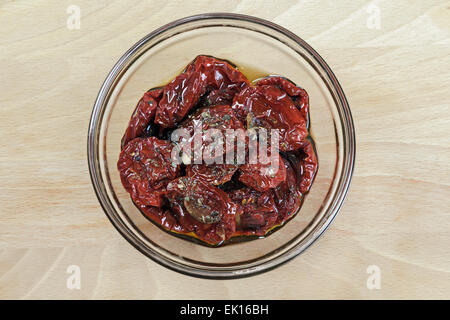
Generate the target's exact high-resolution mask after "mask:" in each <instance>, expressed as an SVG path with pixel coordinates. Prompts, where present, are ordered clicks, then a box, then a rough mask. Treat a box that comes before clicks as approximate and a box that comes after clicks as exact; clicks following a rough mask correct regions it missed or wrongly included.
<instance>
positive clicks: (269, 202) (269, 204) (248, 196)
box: [229, 187, 278, 235]
mask: <svg viewBox="0 0 450 320" xmlns="http://www.w3.org/2000/svg"><path fill="white" fill-rule="evenodd" d="M229 195H230V198H231V200H232V201H234V202H235V203H236V204H238V205H239V206H241V207H242V208H243V214H242V215H241V216H239V219H238V228H237V229H238V231H237V232H238V233H239V234H242V235H250V234H254V235H264V234H265V233H266V231H267V230H268V229H269V228H271V227H272V226H273V225H274V224H275V222H276V221H277V218H278V209H277V207H276V205H275V198H274V193H273V190H268V191H266V192H258V191H256V190H253V189H251V188H248V187H244V188H241V189H238V190H233V191H231V192H230V193H229Z"/></svg>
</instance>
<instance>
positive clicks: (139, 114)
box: [122, 88, 163, 149]
mask: <svg viewBox="0 0 450 320" xmlns="http://www.w3.org/2000/svg"><path fill="white" fill-rule="evenodd" d="M162 92H163V89H162V88H154V89H150V90H148V91H147V92H146V93H144V95H143V96H142V98H141V100H139V102H138V104H137V106H136V109H135V110H134V112H133V115H132V116H131V119H130V122H129V123H128V127H127V130H126V131H125V134H124V135H123V137H122V149H123V147H125V145H126V144H127V143H128V142H129V141H131V140H133V139H134V138H137V137H140V136H141V135H142V134H143V133H144V131H145V129H146V128H147V126H148V125H149V124H150V123H151V122H152V121H153V119H154V118H155V114H156V108H157V106H158V102H159V100H160V99H161V97H162Z"/></svg>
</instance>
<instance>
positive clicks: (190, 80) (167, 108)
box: [155, 56, 249, 128]
mask: <svg viewBox="0 0 450 320" xmlns="http://www.w3.org/2000/svg"><path fill="white" fill-rule="evenodd" d="M248 85H249V81H248V80H247V78H246V77H245V76H244V75H243V74H242V73H241V72H240V71H238V70H237V69H236V68H234V67H233V66H232V65H231V64H229V63H228V62H226V61H223V60H219V59H217V58H213V57H209V56H198V57H197V58H195V59H194V61H192V62H191V63H190V64H189V65H188V66H187V67H186V69H185V71H184V72H183V73H182V74H180V75H179V76H177V77H176V78H175V79H174V80H172V81H171V82H170V83H169V84H167V85H166V86H165V87H164V93H163V97H162V99H161V101H160V102H159V107H158V109H157V111H156V116H155V122H156V123H158V124H160V125H161V126H162V127H163V128H168V127H174V126H175V125H176V124H177V123H178V122H179V121H180V120H182V119H183V118H184V117H185V116H186V114H187V113H188V112H189V111H190V110H191V109H192V108H193V107H194V106H195V105H196V104H197V102H198V101H199V100H200V98H201V97H202V96H203V95H204V94H205V93H208V92H214V93H211V96H210V100H213V101H212V102H215V103H217V102H220V101H222V102H228V103H229V102H230V101H231V100H232V98H233V96H234V94H236V93H237V92H239V91H240V90H241V89H242V88H244V87H246V86H248Z"/></svg>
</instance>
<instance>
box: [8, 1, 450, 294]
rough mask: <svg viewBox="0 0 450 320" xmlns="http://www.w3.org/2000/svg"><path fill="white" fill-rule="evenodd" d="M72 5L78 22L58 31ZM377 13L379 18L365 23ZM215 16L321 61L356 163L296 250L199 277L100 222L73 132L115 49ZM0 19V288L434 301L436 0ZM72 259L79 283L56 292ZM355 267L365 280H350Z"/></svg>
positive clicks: (438, 256)
mask: <svg viewBox="0 0 450 320" xmlns="http://www.w3.org/2000/svg"><path fill="white" fill-rule="evenodd" d="M72 4H75V5H78V6H79V7H80V8H81V13H82V16H81V28H80V29H79V30H69V29H68V28H67V27H66V20H67V18H68V16H69V15H68V14H67V12H66V10H67V7H68V6H69V5H72ZM374 6H375V9H374ZM377 8H378V9H379V12H380V19H381V20H380V29H376V28H375V29H374V28H369V27H370V26H372V25H370V24H369V27H368V23H367V21H368V19H369V18H370V17H372V16H373V14H374V12H375V11H376V10H377ZM373 10H375V11H373ZM215 11H221V12H236V13H244V14H250V15H255V16H258V17H261V18H265V19H268V20H270V21H274V22H276V23H278V24H280V25H282V26H284V27H286V28H288V29H290V30H291V31H293V32H295V33H296V34H298V35H299V36H300V37H302V38H304V39H305V40H306V41H308V42H309V43H310V44H311V45H312V46H313V47H314V48H315V49H316V50H317V51H318V52H319V53H320V54H321V55H322V56H323V57H324V58H325V60H326V61H327V62H328V63H329V64H330V66H331V67H332V69H333V70H334V71H335V73H336V75H337V77H338V79H339V80H340V82H341V84H342V86H343V88H344V90H345V92H346V95H347V98H348V100H349V103H350V106H351V108H352V112H353V117H354V120H355V126H356V132H357V162H356V171H355V173H354V179H353V182H352V186H351V191H350V194H349V196H348V198H347V200H346V203H345V205H344V207H343V208H342V211H341V212H340V214H339V215H338V217H337V219H336V220H335V221H334V222H333V224H332V226H331V228H330V229H329V230H328V231H327V232H326V233H325V234H324V236H323V237H321V238H320V239H319V240H318V241H317V242H316V243H315V244H314V245H313V246H312V247H311V248H310V249H309V250H307V252H306V253H305V254H303V255H302V256H301V257H299V258H297V259H295V260H293V261H292V262H290V263H288V264H286V265H284V266H282V267H280V268H278V269H276V270H274V271H271V272H269V273H266V274H263V275H260V276H256V277H252V278H248V279H242V280H232V281H214V282H211V281H207V280H199V279H194V278H190V277H186V276H183V275H180V274H177V273H174V272H172V271H169V270H166V269H164V268H163V267H161V266H159V265H157V264H155V263H153V262H152V261H150V260H148V259H147V258H145V257H144V256H143V255H141V254H140V253H139V252H138V251H136V250H135V249H134V248H133V247H132V246H130V245H129V244H128V243H127V242H126V241H125V240H124V239H123V238H122V237H121V236H120V235H119V233H118V232H116V231H115V229H114V228H113V226H112V225H111V224H110V222H109V221H108V220H107V218H106V217H105V215H104V213H103V211H102V209H101V207H100V205H99V204H98V202H97V199H96V197H95V195H94V192H93V189H92V187H91V182H90V179H89V174H88V169H87V163H86V144H85V142H86V134H87V126H88V122H89V117H90V113H91V110H92V106H93V102H94V100H95V97H96V95H97V92H98V89H99V88H100V85H101V83H102V81H103V80H104V78H105V76H106V74H107V73H108V72H109V70H110V68H111V67H112V66H113V64H114V63H115V62H116V60H117V59H118V58H119V57H120V56H121V55H122V54H123V52H125V51H126V50H127V49H128V48H129V47H130V46H131V45H132V44H134V43H135V42H136V41H137V40H139V39H140V38H142V37H143V36H144V35H145V34H147V33H148V32H150V31H152V30H153V29H155V28H157V27H159V26H161V25H163V24H165V23H168V22H170V21H172V20H174V19H177V18H181V17H183V16H187V15H192V14H197V13H202V12H215ZM0 21H1V25H2V32H1V35H0V68H1V72H0V79H1V86H0V88H1V89H0V90H1V95H0V104H1V109H0V126H1V130H0V174H1V177H2V183H1V184H0V213H1V214H0V298H2V299H6V298H8V299H10V298H15V299H17V298H18V299H22V298H28V299H44V298H50V299H54V298H63V299H81V298H100V299H104V298H119V299H123V298H137V299H149V298H160V299H176V298H187V299H191V298H197V299H205V298H242V299H247V298H268V299H279V298H342V299H353V298H363V299H380V298H400V299H406V298H419V299H428V298H450V219H449V218H450V209H449V208H450V200H449V198H450V144H449V142H450V141H449V135H450V95H449V89H450V68H449V66H450V2H448V1H431V0H430V1H406V0H404V1H372V2H367V1H359V0H358V1H339V2H337V1H326V0H320V1H309V0H307V1H298V2H296V1H277V4H276V5H274V2H273V1H253V0H242V1H237V0H231V1H230V0H228V1H200V0H192V1H188V2H186V1H162V0H155V1H126V2H125V1H95V2H94V1H86V0H77V1H76V3H75V2H72V1H48V2H40V1H39V2H38V1H33V2H31V1H2V2H1V4H0ZM72 264H74V265H78V266H80V268H81V272H82V274H81V275H82V282H81V283H82V286H81V289H80V290H69V289H67V287H66V280H67V277H68V274H66V269H67V267H68V266H69V265H72ZM369 265H377V266H379V267H380V269H381V289H380V290H369V289H368V288H367V286H366V280H367V277H368V274H367V273H366V269H367V267H368V266H369ZM269 287H270V288H269Z"/></svg>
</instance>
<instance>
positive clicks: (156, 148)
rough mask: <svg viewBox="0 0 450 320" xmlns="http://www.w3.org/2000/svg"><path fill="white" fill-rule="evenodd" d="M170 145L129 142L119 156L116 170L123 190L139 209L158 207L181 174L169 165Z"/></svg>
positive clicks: (151, 141) (176, 166) (146, 140)
mask: <svg viewBox="0 0 450 320" xmlns="http://www.w3.org/2000/svg"><path fill="white" fill-rule="evenodd" d="M172 148H173V145H172V144H171V143H170V142H169V141H166V140H159V139H157V138H155V137H148V138H136V139H133V140H131V141H130V142H128V144H127V145H126V146H125V147H124V149H123V150H122V152H121V153H120V156H119V161H118V163H117V168H118V169H119V172H120V178H121V180H122V184H123V185H124V187H125V189H126V190H127V191H128V192H130V194H131V197H132V198H133V200H134V202H135V203H136V204H138V205H152V206H156V207H160V206H161V205H162V204H163V200H164V199H163V196H164V195H165V192H166V190H165V187H166V185H167V183H168V182H169V181H170V180H173V179H175V178H176V177H178V176H179V174H180V165H179V164H175V163H172V161H171V152H172Z"/></svg>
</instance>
